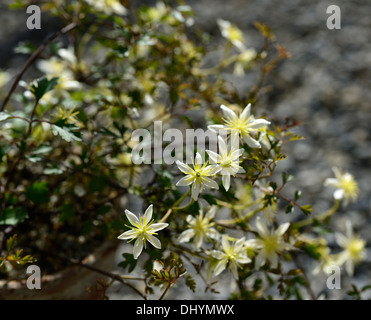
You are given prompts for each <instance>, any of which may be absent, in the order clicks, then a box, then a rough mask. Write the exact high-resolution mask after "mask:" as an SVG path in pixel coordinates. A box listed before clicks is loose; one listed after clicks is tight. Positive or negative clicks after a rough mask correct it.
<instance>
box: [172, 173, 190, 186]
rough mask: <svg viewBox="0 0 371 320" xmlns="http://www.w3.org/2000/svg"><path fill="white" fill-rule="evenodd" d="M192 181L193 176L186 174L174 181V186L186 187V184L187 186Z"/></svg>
mask: <svg viewBox="0 0 371 320" xmlns="http://www.w3.org/2000/svg"><path fill="white" fill-rule="evenodd" d="M193 181H194V179H193V177H191V176H189V175H187V176H185V177H183V178H182V179H180V180H179V181H178V182H177V183H176V186H177V187H186V186H189V185H190V184H191V183H192V182H193Z"/></svg>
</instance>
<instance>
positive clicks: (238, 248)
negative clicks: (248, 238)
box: [233, 237, 245, 252]
mask: <svg viewBox="0 0 371 320" xmlns="http://www.w3.org/2000/svg"><path fill="white" fill-rule="evenodd" d="M244 243H245V237H242V238H241V239H238V240H237V241H236V242H235V243H234V248H233V249H234V251H236V252H238V251H241V249H242V247H243V245H244Z"/></svg>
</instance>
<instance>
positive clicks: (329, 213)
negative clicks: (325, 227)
mask: <svg viewBox="0 0 371 320" xmlns="http://www.w3.org/2000/svg"><path fill="white" fill-rule="evenodd" d="M339 204H340V200H338V199H335V202H334V204H333V205H332V207H331V208H330V209H329V210H327V211H326V212H324V213H322V214H319V215H317V216H315V217H312V218H308V219H305V220H302V221H299V222H296V223H295V224H294V227H296V228H301V227H304V226H307V225H309V224H312V223H313V222H314V221H315V220H316V221H323V220H326V219H327V218H329V217H331V216H332V215H333V214H334V213H335V212H336V211H337V209H338V208H339Z"/></svg>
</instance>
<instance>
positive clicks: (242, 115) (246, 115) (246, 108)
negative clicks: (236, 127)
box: [240, 103, 251, 120]
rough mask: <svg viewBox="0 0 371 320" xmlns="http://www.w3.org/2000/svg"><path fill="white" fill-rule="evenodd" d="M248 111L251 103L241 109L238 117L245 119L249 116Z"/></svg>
mask: <svg viewBox="0 0 371 320" xmlns="http://www.w3.org/2000/svg"><path fill="white" fill-rule="evenodd" d="M250 113H251V103H249V104H248V105H247V106H246V107H245V109H243V111H242V113H241V115H240V119H241V120H242V119H247V118H248V117H249V116H250Z"/></svg>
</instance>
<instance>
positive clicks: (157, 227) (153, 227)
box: [151, 222, 169, 232]
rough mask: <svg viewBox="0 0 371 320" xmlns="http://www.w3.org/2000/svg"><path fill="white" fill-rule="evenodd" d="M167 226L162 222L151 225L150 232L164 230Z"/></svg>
mask: <svg viewBox="0 0 371 320" xmlns="http://www.w3.org/2000/svg"><path fill="white" fill-rule="evenodd" d="M168 225H169V224H168V223H164V222H162V223H161V222H160V223H154V224H151V231H152V232H156V231H160V230H162V229H164V228H166V227H167V226H168Z"/></svg>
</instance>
